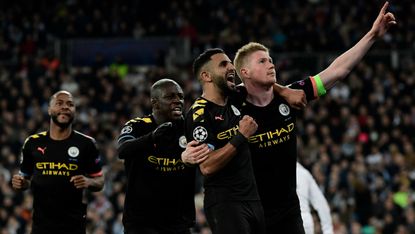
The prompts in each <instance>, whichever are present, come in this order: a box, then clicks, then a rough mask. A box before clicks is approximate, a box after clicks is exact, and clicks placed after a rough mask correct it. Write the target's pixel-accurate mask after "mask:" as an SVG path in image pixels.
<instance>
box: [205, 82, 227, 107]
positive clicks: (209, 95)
mask: <svg viewBox="0 0 415 234" xmlns="http://www.w3.org/2000/svg"><path fill="white" fill-rule="evenodd" d="M202 97H203V98H204V99H206V100H208V101H210V102H213V103H215V104H216V105H219V106H224V105H226V101H227V100H228V96H227V95H225V94H224V93H223V92H221V91H220V90H218V89H217V88H216V87H213V86H211V87H209V88H206V89H204V90H203V94H202Z"/></svg>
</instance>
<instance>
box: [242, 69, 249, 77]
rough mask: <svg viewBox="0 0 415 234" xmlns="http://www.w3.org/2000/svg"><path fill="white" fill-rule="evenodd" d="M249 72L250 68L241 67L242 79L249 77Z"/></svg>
mask: <svg viewBox="0 0 415 234" xmlns="http://www.w3.org/2000/svg"><path fill="white" fill-rule="evenodd" d="M248 73H249V70H248V69H247V68H241V70H240V74H241V77H242V79H243V78H245V77H247V76H248Z"/></svg>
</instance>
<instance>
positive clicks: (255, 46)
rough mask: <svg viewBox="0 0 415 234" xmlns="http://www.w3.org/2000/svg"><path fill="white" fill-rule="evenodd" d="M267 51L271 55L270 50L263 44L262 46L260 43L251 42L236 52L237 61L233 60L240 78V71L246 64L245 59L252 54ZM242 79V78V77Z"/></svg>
mask: <svg viewBox="0 0 415 234" xmlns="http://www.w3.org/2000/svg"><path fill="white" fill-rule="evenodd" d="M259 50H261V51H265V52H268V53H269V50H268V48H267V47H266V46H264V45H263V44H260V43H258V42H249V43H248V44H246V45H244V46H242V47H241V48H240V49H239V50H238V52H236V55H235V59H234V60H233V64H234V66H235V69H236V73H238V76H239V77H241V74H240V70H241V68H242V66H243V64H244V63H245V62H246V61H245V59H246V57H248V56H249V55H251V54H252V53H254V52H256V51H259ZM241 79H242V77H241Z"/></svg>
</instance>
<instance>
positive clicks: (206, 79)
mask: <svg viewBox="0 0 415 234" xmlns="http://www.w3.org/2000/svg"><path fill="white" fill-rule="evenodd" d="M200 79H201V80H202V81H204V82H212V76H211V75H210V72H208V71H202V72H201V73H200Z"/></svg>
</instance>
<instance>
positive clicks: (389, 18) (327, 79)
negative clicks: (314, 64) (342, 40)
mask: <svg viewBox="0 0 415 234" xmlns="http://www.w3.org/2000/svg"><path fill="white" fill-rule="evenodd" d="M388 6H389V2H385V4H384V5H383V7H382V9H381V10H380V12H379V15H378V17H377V18H376V20H375V22H374V23H373V25H372V28H371V29H370V30H369V32H368V33H366V35H364V36H363V38H362V39H360V41H359V42H358V43H357V44H356V45H354V46H353V47H352V48H350V49H349V50H348V51H346V52H345V53H343V54H342V55H340V56H339V57H338V58H336V59H335V60H334V61H333V63H331V64H330V66H329V67H327V68H326V69H325V70H324V71H322V72H320V74H319V76H320V78H321V81H322V82H323V84H324V87H325V88H326V89H330V88H331V87H333V86H334V85H335V83H336V82H337V81H338V80H340V79H343V78H345V77H346V76H347V75H348V74H349V73H350V71H351V70H352V69H353V68H354V67H355V66H356V65H357V64H358V63H359V62H360V61H361V60H362V58H363V56H364V55H365V54H366V53H367V52H368V50H369V49H370V48H371V47H372V45H373V43H374V42H375V41H376V40H377V39H378V38H381V37H382V36H383V35H385V33H386V32H387V31H388V29H389V27H390V26H391V25H394V24H396V21H395V16H394V15H393V14H392V13H391V12H386V10H387V8H388Z"/></svg>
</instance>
